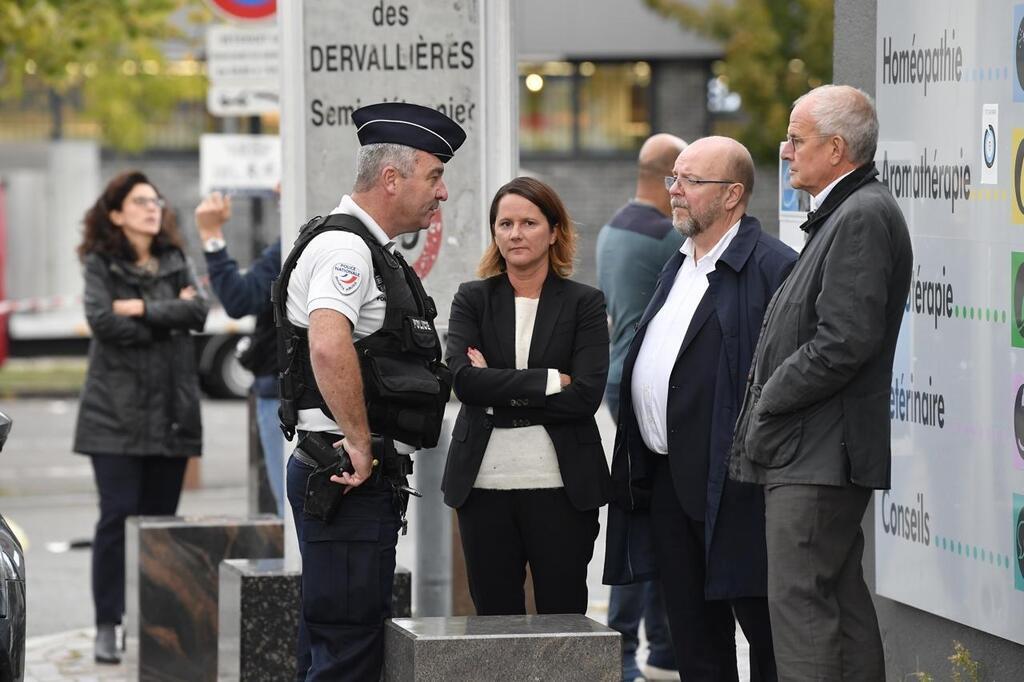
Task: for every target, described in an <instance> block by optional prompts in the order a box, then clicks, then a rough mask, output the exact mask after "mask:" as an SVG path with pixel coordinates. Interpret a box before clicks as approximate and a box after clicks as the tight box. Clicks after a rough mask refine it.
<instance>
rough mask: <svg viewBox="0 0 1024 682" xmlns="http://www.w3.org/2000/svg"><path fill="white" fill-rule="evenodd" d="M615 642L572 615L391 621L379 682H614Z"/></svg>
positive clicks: (618, 665) (608, 632)
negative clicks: (455, 681)
mask: <svg viewBox="0 0 1024 682" xmlns="http://www.w3.org/2000/svg"><path fill="white" fill-rule="evenodd" d="M620 638H621V635H619V633H618V632H616V631H614V630H612V629H610V628H608V627H605V626H604V625H601V624H600V623H598V622H596V621H593V620H591V619H589V618H587V617H586V616H581V615H577V614H566V615H540V616H456V617H450V618H409V619H395V620H392V621H389V622H388V628H387V635H386V639H385V644H384V680H385V681H386V682H412V681H413V680H559V681H560V682H562V681H565V682H570V681H573V680H579V681H580V682H596V681H599V680H600V681H606V682H618V680H620V679H621V676H622V660H621V656H622V654H621V642H620Z"/></svg>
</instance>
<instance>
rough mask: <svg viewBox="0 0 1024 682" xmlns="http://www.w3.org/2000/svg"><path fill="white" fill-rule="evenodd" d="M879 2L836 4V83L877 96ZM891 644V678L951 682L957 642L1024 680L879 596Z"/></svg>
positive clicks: (985, 645) (965, 633)
mask: <svg viewBox="0 0 1024 682" xmlns="http://www.w3.org/2000/svg"><path fill="white" fill-rule="evenodd" d="M876 8H877V4H876V0H836V3H835V44H834V50H833V64H834V67H833V81H834V82H836V83H847V84H850V85H855V86H857V87H859V88H861V89H863V90H865V91H867V92H870V93H874V91H875V51H876V50H875V44H876V37H875V21H876V14H875V11H876ZM874 524H875V518H874V507H873V506H869V507H868V513H867V514H866V515H865V517H864V524H863V527H864V535H865V540H866V542H865V547H864V574H865V577H866V579H867V581H868V586H869V587H870V588H871V589H872V590H874V586H875V541H874ZM875 607H876V609H877V611H878V621H879V625H880V627H881V630H882V641H883V643H884V644H885V672H886V678H887V679H888V680H890V681H892V682H897V681H902V680H905V679H907V676H908V675H909V674H910V673H913V672H917V671H922V672H927V673H930V674H932V675H933V676H934V678H935V679H936V680H948V679H951V666H950V663H949V660H948V658H949V656H950V654H952V653H953V641H954V640H956V641H959V642H961V643H962V644H963V645H964V646H965V647H966V648H967V649H968V650H969V651H970V653H971V656H972V657H973V658H974V660H976V661H979V662H981V665H982V674H981V679H982V680H992V681H995V680H1019V679H1022V678H1024V647H1021V646H1020V645H1019V644H1014V643H1013V642H1009V641H1007V640H1005V639H1001V638H999V637H994V636H992V635H988V634H986V633H984V632H980V631H978V630H974V629H972V628H969V627H967V626H965V625H961V624H959V623H954V622H952V621H950V620H947V619H945V618H940V617H939V616H935V615H932V614H930V613H927V612H925V611H920V610H918V609H916V608H913V607H910V606H906V605H904V604H900V603H899V602H895V601H892V600H891V599H886V598H884V597H878V596H876V597H875Z"/></svg>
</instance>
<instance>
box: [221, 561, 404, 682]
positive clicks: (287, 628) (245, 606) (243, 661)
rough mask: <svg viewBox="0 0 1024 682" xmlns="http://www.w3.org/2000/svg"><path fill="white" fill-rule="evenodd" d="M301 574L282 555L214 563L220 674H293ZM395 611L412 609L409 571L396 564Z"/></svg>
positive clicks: (252, 681)
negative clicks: (217, 584) (217, 586)
mask: <svg viewBox="0 0 1024 682" xmlns="http://www.w3.org/2000/svg"><path fill="white" fill-rule="evenodd" d="M300 590H301V576H300V574H299V572H298V571H289V570H286V569H285V567H284V560H283V559H259V560H252V559H248V560H247V559H237V560H230V561H223V562H221V565H220V632H219V641H218V643H217V648H218V655H217V676H218V679H221V680H242V682H263V681H264V680H266V681H267V682H276V681H277V680H287V679H290V678H292V677H293V676H294V675H295V644H296V638H297V636H298V626H299V604H300ZM391 611H392V614H394V615H395V616H396V617H402V618H408V617H409V616H411V615H412V574H411V573H410V572H409V569H407V568H403V567H402V566H398V567H397V568H396V569H395V580H394V583H393V585H392V592H391Z"/></svg>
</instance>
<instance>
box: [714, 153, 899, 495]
mask: <svg viewBox="0 0 1024 682" xmlns="http://www.w3.org/2000/svg"><path fill="white" fill-rule="evenodd" d="M877 174H878V171H877V170H875V167H874V164H868V165H866V166H861V167H860V168H858V169H857V170H855V171H854V172H853V173H851V174H850V175H848V176H846V177H845V178H844V179H843V180H842V181H840V182H839V184H837V185H836V186H835V188H833V190H832V191H831V192H830V193H829V195H828V196H827V197H826V199H825V202H824V204H822V206H821V208H820V209H818V211H817V212H816V213H815V215H814V216H813V217H812V218H811V219H810V220H809V221H808V222H807V223H806V224H805V225H804V229H805V230H806V231H807V235H808V238H807V244H806V245H805V246H804V250H803V252H802V253H801V254H800V260H799V261H797V264H796V267H795V268H794V269H793V272H792V274H790V276H789V278H788V279H787V280H786V283H785V284H784V285H783V286H782V287H781V288H780V289H779V291H778V292H777V293H776V295H775V297H774V298H773V299H772V302H771V304H770V305H769V306H768V313H767V314H766V315H765V322H764V327H763V328H762V331H761V336H760V339H759V340H758V345H757V350H756V352H755V353H754V365H753V371H752V373H751V376H750V377H749V381H748V386H747V394H746V397H745V399H744V404H743V409H742V410H741V413H740V418H739V420H738V423H737V428H736V436H735V439H734V442H733V451H732V460H731V466H730V473H731V475H732V476H733V477H734V478H737V479H738V480H741V481H750V482H755V483H764V484H777V483H799V484H811V485H836V486H845V485H850V484H851V483H852V484H854V485H857V486H860V487H864V488H876V489H878V488H888V487H889V476H890V447H889V435H890V423H889V390H890V384H891V383H892V362H893V355H894V354H895V349H896V341H897V338H898V337H899V332H900V323H901V321H902V319H903V312H904V307H905V305H906V301H907V293H908V291H909V288H910V278H911V268H912V265H913V253H912V250H911V244H910V235H909V233H908V231H907V224H906V222H905V221H904V219H903V214H902V213H901V212H900V209H899V207H898V206H897V205H896V201H895V200H894V199H893V198H892V195H891V194H890V193H889V190H888V189H887V188H886V187H884V186H883V185H882V184H881V183H879V182H878V181H877V180H876V179H875V176H876V175H877Z"/></svg>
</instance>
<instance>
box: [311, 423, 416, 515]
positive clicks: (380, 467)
mask: <svg viewBox="0 0 1024 682" xmlns="http://www.w3.org/2000/svg"><path fill="white" fill-rule="evenodd" d="M298 434H299V442H298V445H297V446H296V448H295V450H294V452H293V453H292V456H293V457H295V459H297V460H298V461H300V462H302V463H303V464H305V465H306V466H309V467H312V468H313V472H312V473H311V474H310V475H309V477H308V478H307V479H306V496H305V500H304V502H303V512H304V513H306V514H308V515H310V516H312V517H313V518H316V519H320V520H321V521H323V522H324V523H330V522H331V519H333V518H334V515H335V514H336V513H337V511H338V508H339V506H340V504H341V502H342V497H343V496H344V493H345V488H346V487H347V486H345V485H343V484H340V483H335V482H334V481H332V480H331V476H339V475H341V473H342V472H347V473H349V474H352V473H355V467H354V466H353V465H352V459H351V458H350V457H349V454H348V453H347V452H346V451H345V448H343V447H338V448H335V447H334V442H335V441H337V440H338V439H339V438H340V436H338V435H337V434H333V433H325V432H320V431H299V432H298ZM370 451H371V455H372V456H373V471H372V472H371V474H370V478H369V479H368V480H367V481H366V482H365V483H364V484H363V485H379V484H380V483H381V481H384V482H386V483H387V485H388V486H390V488H391V491H392V494H393V496H394V499H395V509H396V511H397V512H398V514H399V516H400V518H401V521H402V535H405V533H406V529H407V525H408V524H407V522H406V519H405V512H406V509H407V508H408V505H409V496H410V495H415V496H416V497H422V495H421V494H420V493H419V491H418V490H416V489H415V488H411V487H409V485H408V477H409V476H410V475H412V457H410V456H409V455H407V454H400V453H398V452H397V451H396V450H395V442H394V441H393V440H392V439H390V438H382V437H379V436H373V437H372V438H371V439H370Z"/></svg>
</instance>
